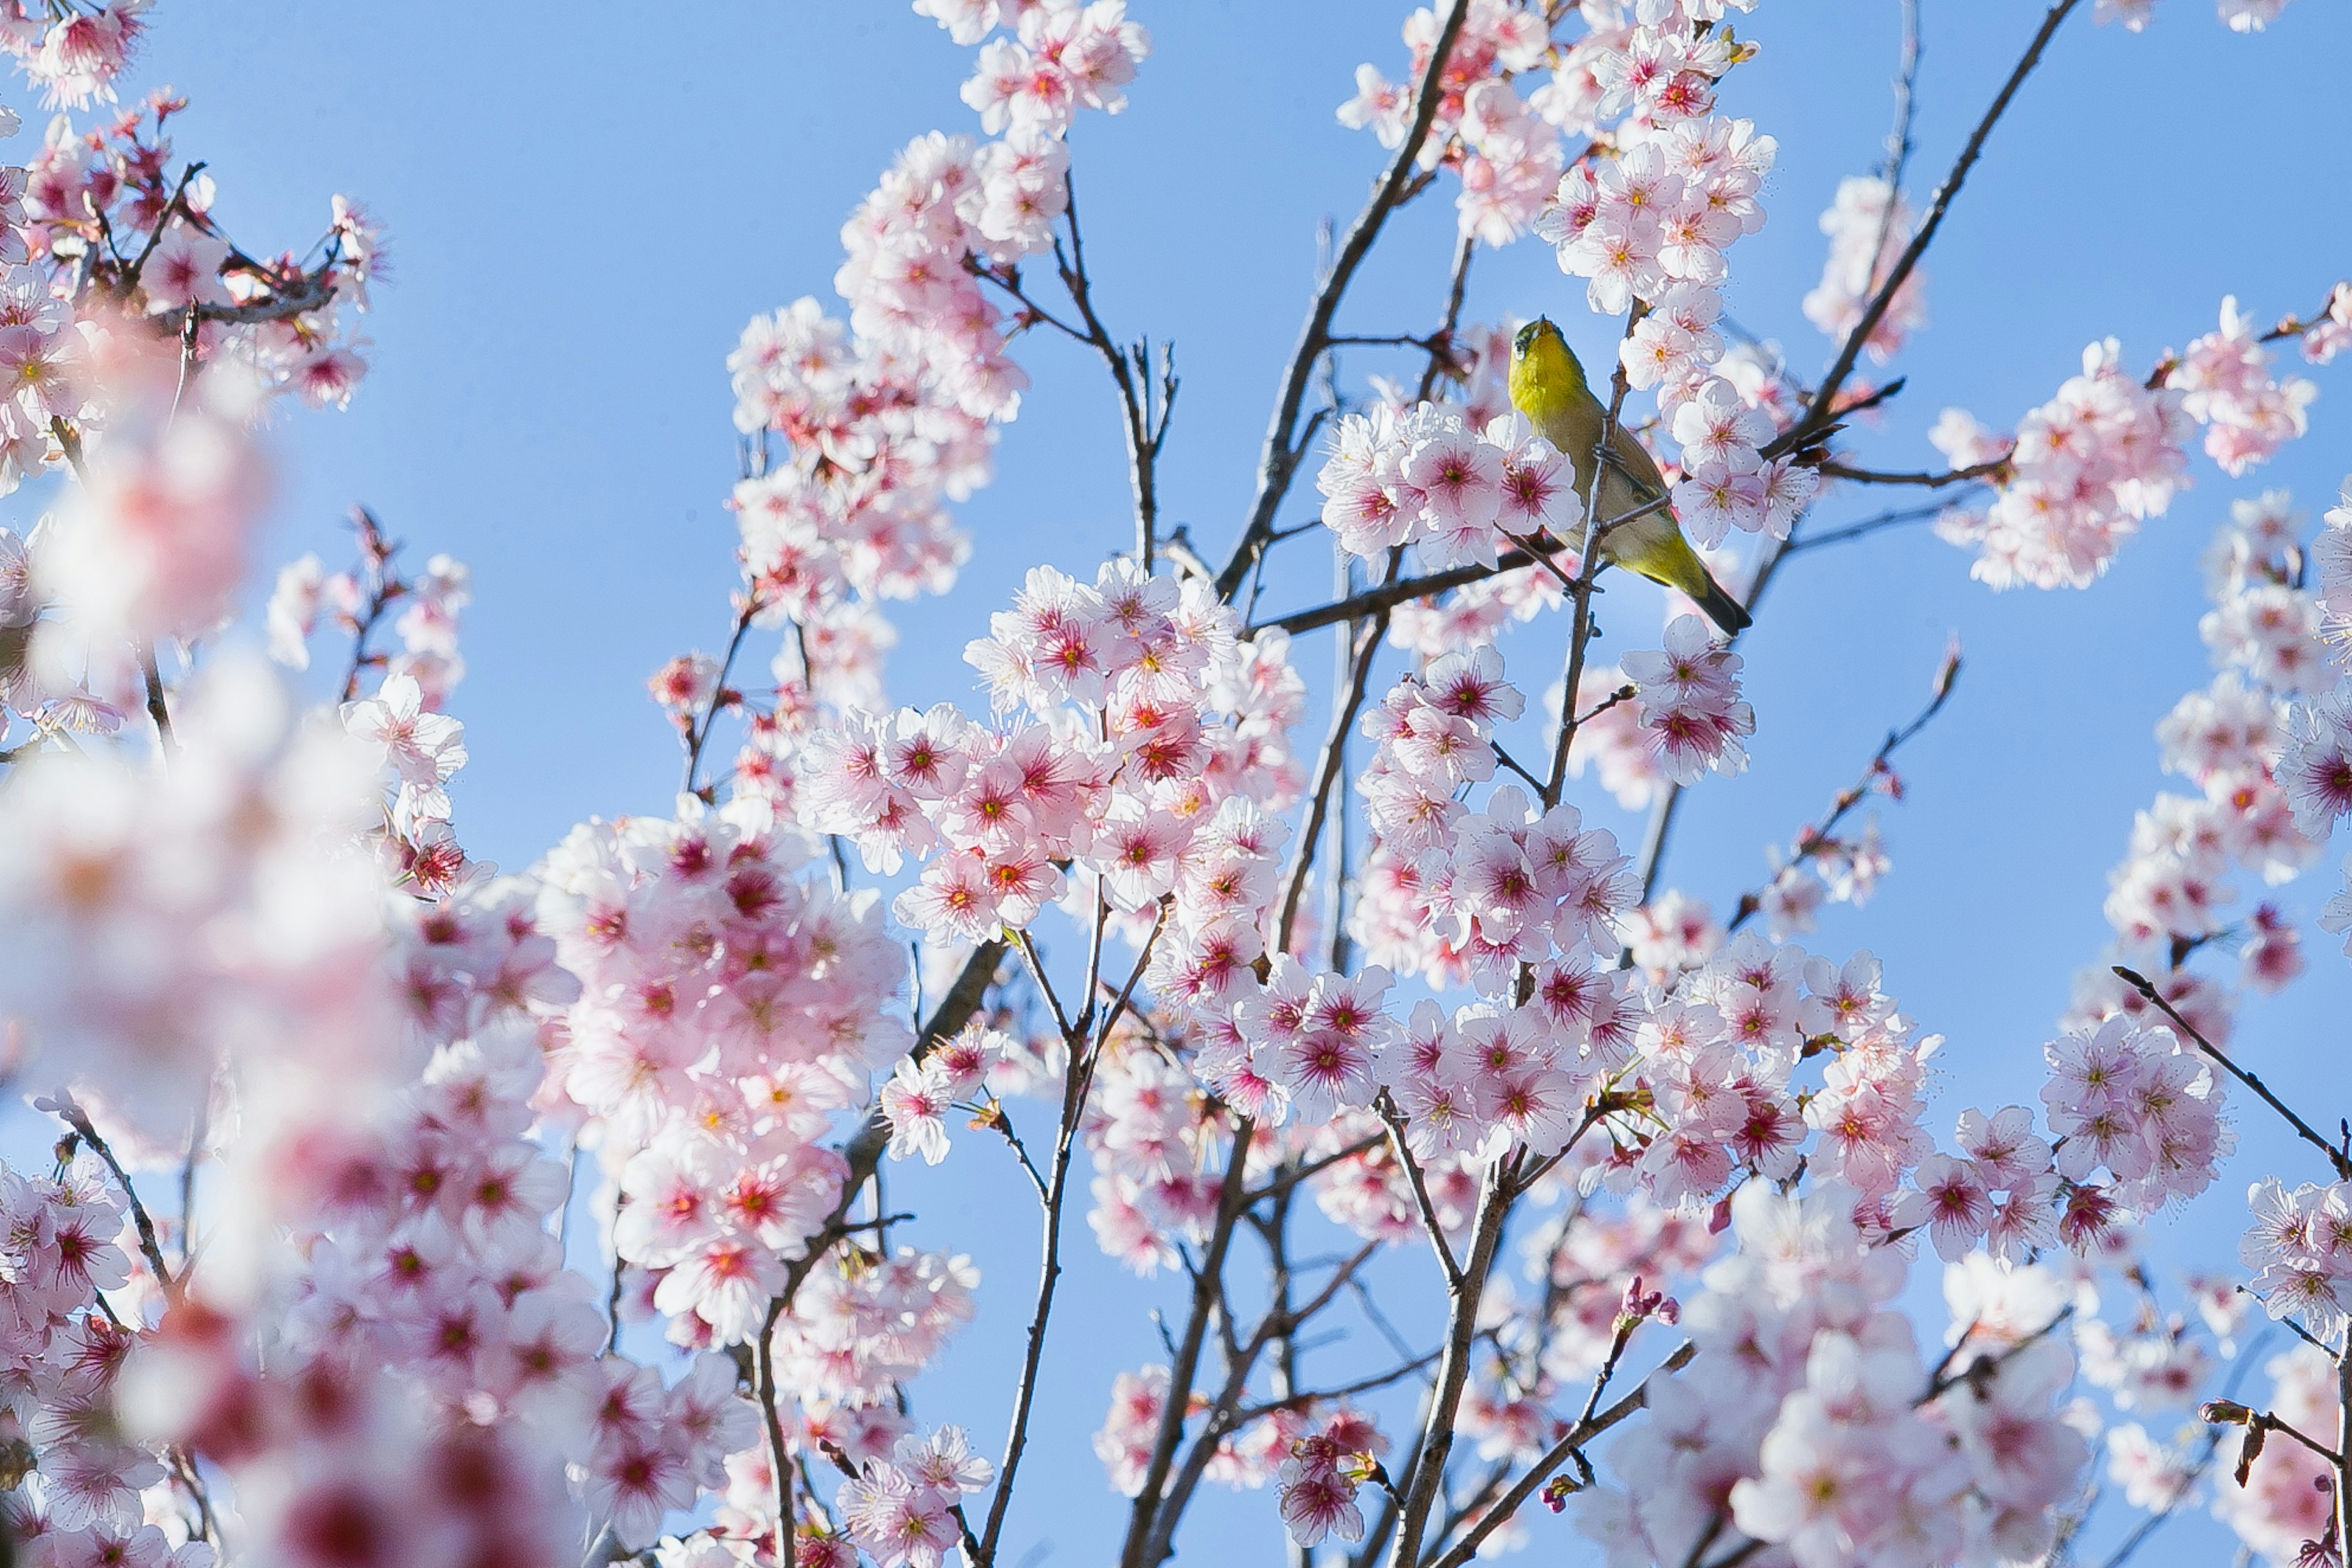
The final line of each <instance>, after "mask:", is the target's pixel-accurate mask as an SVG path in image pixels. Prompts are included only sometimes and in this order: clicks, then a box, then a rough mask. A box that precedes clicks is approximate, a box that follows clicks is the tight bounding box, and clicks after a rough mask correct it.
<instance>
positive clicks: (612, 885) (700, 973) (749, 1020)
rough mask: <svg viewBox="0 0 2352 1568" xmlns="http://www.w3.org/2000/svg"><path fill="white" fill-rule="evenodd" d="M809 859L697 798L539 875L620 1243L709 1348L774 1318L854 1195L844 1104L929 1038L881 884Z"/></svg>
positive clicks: (588, 839)
mask: <svg viewBox="0 0 2352 1568" xmlns="http://www.w3.org/2000/svg"><path fill="white" fill-rule="evenodd" d="M803 855H804V851H803V849H802V847H801V846H800V844H799V842H798V840H797V837H796V836H794V835H793V834H792V833H790V832H789V830H785V829H782V828H779V827H777V826H774V825H772V823H771V822H769V821H768V820H767V812H766V809H765V807H764V805H761V803H759V802H757V801H743V802H737V803H734V804H731V805H727V806H724V807H720V808H718V809H716V810H706V809H704V808H703V807H702V805H700V803H699V802H698V801H695V800H694V799H692V798H691V797H687V798H684V799H682V800H681V801H680V803H679V808H678V815H677V816H675V817H672V818H667V819H663V818H646V817H638V818H629V819H625V820H623V821H621V822H617V823H606V822H590V823H585V824H583V825H582V826H579V827H576V828H574V829H573V830H572V834H571V836H570V837H567V838H566V839H565V840H564V842H563V843H562V845H561V846H559V847H557V848H556V849H555V850H554V851H552V852H551V854H550V855H549V856H548V858H547V859H546V860H545V862H543V863H542V864H541V867H540V868H538V872H537V877H538V879H539V883H540V889H541V890H540V894H539V921H540V924H541V928H542V929H543V930H544V931H546V932H547V933H548V934H549V935H550V936H551V937H553V938H554V939H555V942H556V946H557V950H558V952H559V953H560V954H561V956H562V963H563V966H564V967H565V968H566V969H567V970H569V971H570V972H571V973H573V974H574V975H577V976H578V977H579V981H580V984H581V986H582V991H581V994H580V999H579V1000H578V1001H577V1002H576V1003H574V1004H573V1005H572V1006H571V1008H570V1009H569V1010H568V1011H567V1013H566V1015H565V1026H566V1027H565V1039H564V1042H563V1045H562V1049H561V1050H560V1052H559V1053H558V1058H557V1060H558V1070H559V1072H560V1074H561V1078H562V1087H563V1090H564V1092H565V1094H566V1095H567V1096H569V1098H570V1099H571V1100H572V1102H573V1103H574V1104H575V1105H577V1106H578V1107H579V1108H580V1110H583V1111H584V1112H586V1113H587V1114H588V1115H589V1116H592V1117H593V1118H594V1119H595V1120H596V1121H597V1122H598V1123H599V1124H600V1125H601V1128H602V1143H601V1148H600V1153H601V1156H602V1158H603V1160H604V1164H605V1169H606V1171H607V1173H609V1174H610V1175H611V1176H612V1177H614V1179H615V1180H616V1181H617V1182H618V1183H619V1184H620V1191H621V1194H622V1197H623V1206H622V1210H621V1215H620V1219H619V1222H618V1225H617V1226H616V1228H615V1231H614V1244H615V1246H616V1247H617V1248H618V1251H619V1255H620V1257H621V1258H623V1259H624V1260H625V1261H626V1262H628V1263H629V1264H631V1265H633V1266H635V1267H636V1268H641V1269H645V1270H647V1271H649V1273H650V1274H651V1276H652V1277H653V1278H655V1279H657V1280H658V1283H657V1284H656V1286H655V1288H654V1297H653V1300H654V1304H655V1305H656V1307H657V1308H659V1309H660V1310H663V1311H665V1312H667V1313H671V1314H673V1318H672V1321H671V1331H672V1332H673V1333H675V1334H679V1335H682V1336H684V1337H686V1338H687V1339H688V1340H689V1341H692V1342H712V1343H718V1344H732V1343H738V1342H741V1341H743V1340H744V1339H746V1338H747V1337H750V1336H751V1334H752V1332H753V1331H755V1330H757V1329H758V1328H759V1327H760V1325H761V1322H762V1321H763V1320H764V1318H765V1316H766V1313H767V1309H768V1302H769V1300H770V1299H771V1298H772V1297H774V1296H775V1295H777V1294H779V1293H780V1291H781V1289H782V1284H783V1281H784V1275H785V1264H786V1262H787V1261H788V1260H789V1259H791V1258H797V1257H799V1256H800V1255H801V1254H802V1252H803V1250H805V1247H806V1244H807V1238H808V1237H810V1236H812V1235H813V1234H814V1233H815V1232H816V1231H817V1230H818V1229H819V1228H821V1227H822V1226H823V1225H824V1222H825V1220H826V1218H827V1217H828V1216H829V1215H831V1214H832V1213H833V1211H834V1206H835V1202H836V1200H837V1199H838V1197H839V1195H840V1189H841V1182H842V1176H843V1165H842V1162H841V1158H840V1156H839V1155H837V1154H835V1153H834V1152H832V1151H831V1150H829V1149H827V1148H825V1147H824V1146H823V1144H822V1143H820V1142H818V1140H819V1139H820V1138H821V1137H822V1136H823V1135H824V1133H825V1132H826V1131H827V1130H828V1129H829V1127H830V1125H831V1118H832V1112H833V1111H834V1110H836V1109H839V1108H841V1107H843V1106H846V1105H853V1104H857V1103H860V1102H862V1101H863V1100H865V1099H866V1093H867V1089H868V1086H869V1078H870V1075H871V1074H873V1073H875V1072H877V1071H880V1070H882V1069H884V1068H888V1067H889V1066H890V1065H891V1064H892V1063H894V1062H896V1061H897V1060H898V1058H900V1057H902V1056H904V1055H905V1054H906V1052H907V1049H908V1030H907V1026H906V1025H905V1023H904V1022H903V1021H901V1020H900V1019H899V1018H898V1017H896V1016H893V1015H892V1014H890V1013H889V1012H888V1011H887V1010H886V1009H887V1007H888V1005H889V1003H890V1002H891V1000H892V998H893V997H894V996H895V995H896V994H897V993H898V986H899V984H900V980H901V977H902V972H903V969H904V960H903V958H902V957H901V956H900V954H899V953H898V952H897V950H896V948H895V947H894V945H893V944H892V942H890V940H889V938H888V937H887V936H886V935H885V934H884V932H883V931H882V926H881V910H880V907H879V901H878V897H877V894H875V893H873V892H871V891H866V892H859V893H855V894H850V895H847V896H843V895H841V894H838V893H836V892H835V891H834V889H833V888H832V886H831V885H830V884H829V883H828V882H826V881H824V880H823V879H811V878H804V879H796V878H795V877H794V876H793V871H794V870H795V869H796V868H798V867H799V865H800V864H801V862H802V859H803Z"/></svg>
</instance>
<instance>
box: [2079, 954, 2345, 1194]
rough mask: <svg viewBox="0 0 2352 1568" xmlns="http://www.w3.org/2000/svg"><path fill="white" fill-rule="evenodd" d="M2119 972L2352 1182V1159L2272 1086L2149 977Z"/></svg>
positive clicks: (2118, 975)
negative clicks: (2187, 1015) (2185, 1013)
mask: <svg viewBox="0 0 2352 1568" xmlns="http://www.w3.org/2000/svg"><path fill="white" fill-rule="evenodd" d="M2115 972H2116V978H2117V979H2119V980H2121V981H2122V982H2123V983H2124V984H2126V985H2128V986H2130V987H2131V988H2132V989H2133V990H2135V991H2137V992H2138V993H2139V994H2140V995H2141V996H2142V997H2143V998H2145V999H2146V1000H2147V1005H2149V1006H2151V1007H2154V1008H2155V1009H2156V1010H2157V1011H2158V1012H2159V1013H2161V1014H2163V1015H2164V1016H2166V1017H2168V1018H2169V1019H2171V1020H2172V1021H2173V1023H2174V1024H2176V1025H2178V1026H2179V1027H2180V1028H2181V1029H2182V1030H2183V1031H2185V1032H2186V1033H2187V1034H2188V1036H2189V1038H2190V1039H2192V1040H2194V1041H2196V1042H2197V1044H2198V1046H2199V1047H2200V1048H2202V1049H2203V1051H2204V1052H2205V1054H2206V1055H2207V1056H2209V1057H2210V1058H2212V1059H2213V1060H2214V1062H2215V1063H2216V1064H2217V1065H2218V1066H2220V1068H2221V1070H2222V1071H2224V1072H2226V1073H2228V1074H2229V1075H2230V1076H2231V1078H2234V1079H2237V1080H2238V1081H2239V1082H2240V1083H2242V1084H2244V1085H2245V1086H2246V1087H2247V1088H2248V1089H2252V1090H2253V1091H2254V1093H2255V1095H2256V1096H2257V1097H2258V1098H2259V1099H2260V1100H2262V1102H2263V1104H2264V1105H2267V1106H2269V1107H2270V1108H2271V1109H2272V1110H2275V1111H2277V1112H2278V1113H2279V1115H2280V1116H2282V1117H2284V1118H2285V1120H2286V1124H2287V1125H2288V1126H2289V1127H2292V1128H2294V1131H2295V1136H2297V1137H2298V1138H2301V1139H2302V1140H2303V1141H2304V1142H2306V1143H2308V1144H2310V1145H2311V1146H2312V1147H2313V1148H2315V1149H2316V1150H2318V1151H2319V1152H2321V1153H2323V1154H2325V1155H2326V1156H2327V1163H2328V1164H2329V1165H2330V1166H2331V1167H2333V1168H2334V1170H2335V1172H2336V1178H2337V1180H2339V1181H2352V1159H2347V1158H2346V1157H2345V1154H2344V1152H2343V1151H2342V1150H2340V1149H2338V1148H2336V1145H2334V1144H2333V1143H2330V1142H2328V1141H2327V1140H2326V1139H2325V1138H2322V1137H2321V1136H2320V1135H2319V1134H2318V1133H2316V1132H2315V1131H2312V1128H2311V1123H2309V1122H2308V1121H2305V1120H2304V1119H2303V1118H2302V1117H2300V1116H2297V1115H2296V1114H2295V1113H2294V1110H2290V1109H2289V1108H2288V1106H2287V1103H2286V1101H2285V1100H2281V1099H2280V1098H2279V1097H2278V1096H2277V1095H2275V1094H2273V1093H2272V1092H2271V1088H2270V1085H2268V1084H2266V1083H2264V1082H2263V1080H2262V1079H2259V1078H2257V1077H2255V1076H2254V1075H2253V1074H2252V1073H2251V1072H2248V1071H2247V1070H2246V1069H2245V1068H2242V1067H2240V1066H2239V1065H2238V1064H2237V1063H2236V1062H2233V1061H2231V1059H2230V1058H2229V1055H2228V1053H2226V1052H2224V1051H2223V1050H2221V1048H2220V1047H2217V1046H2215V1045H2214V1044H2213V1042H2212V1041H2210V1040H2209V1039H2207V1038H2206V1037H2204V1035H2203V1034H2202V1033H2201V1032H2200V1030H2199V1029H2198V1027H2197V1026H2196V1025H2194V1024H2192V1023H2190V1022H2189V1020H2188V1019H2186V1018H2184V1017H2182V1016H2180V1009H2179V1008H2178V1007H2175V1006H2174V1005H2172V1004H2171V1003H2169V1002H2168V1001H2166V1000H2165V999H2164V998H2163V996H2161V995H2160V994H2158V992H2157V989H2156V987H2155V986H2154V985H2152V984H2149V983H2148V980H2147V976H2146V975H2144V974H2142V973H2139V972H2138V971H2137V970H2133V969H2126V968H2125V967H2124V966H2123V965H2122V964H2120V963H2118V964H2116V966H2115Z"/></svg>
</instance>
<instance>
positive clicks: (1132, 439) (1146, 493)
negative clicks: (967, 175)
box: [1054, 174, 1175, 576]
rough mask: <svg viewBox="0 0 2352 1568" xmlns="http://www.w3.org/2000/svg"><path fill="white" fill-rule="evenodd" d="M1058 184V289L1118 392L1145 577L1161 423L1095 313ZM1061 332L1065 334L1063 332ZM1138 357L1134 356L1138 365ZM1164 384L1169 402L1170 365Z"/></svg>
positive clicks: (1077, 238)
mask: <svg viewBox="0 0 2352 1568" xmlns="http://www.w3.org/2000/svg"><path fill="white" fill-rule="evenodd" d="M1063 184H1064V188H1065V191H1066V196H1067V201H1068V205H1067V206H1066V208H1065V209H1064V211H1063V215H1062V216H1063V217H1064V219H1065V221H1066V222H1067V223H1068V224H1069V226H1070V248H1069V250H1068V252H1067V254H1065V253H1064V251H1063V249H1062V242H1061V241H1060V239H1058V238H1056V239H1055V241H1054V262H1055V266H1056V267H1057V268H1059V269H1060V271H1061V274H1062V286H1063V287H1064V288H1066V289H1068V290H1069V291H1070V302H1071V303H1072V304H1074V305H1076V307H1077V308H1078V320H1080V321H1084V322H1085V323H1086V331H1085V334H1084V338H1085V341H1086V342H1089V343H1092V344H1093V345H1094V348H1095V352H1096V353H1099V354H1100V355H1102V358H1103V363H1105V364H1106V365H1108V366H1109V367H1110V378H1111V382H1112V384H1113V385H1115V386H1116V387H1117V388H1118V405H1119V416H1120V418H1119V427H1120V430H1121V432H1122V433H1123V434H1124V435H1125V436H1126V437H1127V465H1128V484H1129V488H1130V489H1132V490H1133V491H1134V500H1135V554H1136V559H1137V560H1138V561H1139V562H1141V563H1142V565H1143V570H1144V574H1146V575H1147V576H1148V575H1150V572H1151V562H1152V549H1153V544H1154V542H1155V537H1156V533H1157V530H1158V526H1159V517H1160V500H1159V483H1158V477H1157V468H1158V464H1157V459H1158V458H1159V456H1160V442H1161V441H1162V440H1163V439H1164V438H1165V437H1166V436H1167V434H1168V431H1167V426H1166V423H1165V421H1164V419H1163V420H1162V421H1161V422H1160V425H1159V426H1158V428H1157V429H1155V428H1154V425H1153V420H1152V416H1151V409H1150V403H1151V391H1150V367H1149V365H1148V364H1139V366H1138V368H1139V369H1140V370H1141V371H1142V374H1143V376H1144V378H1145V379H1144V381H1143V384H1142V388H1141V390H1140V392H1139V391H1138V387H1137V378H1136V374H1134V372H1132V371H1130V370H1129V365H1128V358H1127V354H1126V353H1125V352H1124V351H1122V350H1121V349H1120V348H1119V346H1118V343H1117V342H1115V341H1113V339H1112V338H1111V335H1110V330H1109V329H1108V328H1107V327H1105V326H1104V325H1103V323H1102V318H1101V317H1099V316H1097V314H1096V313H1095V302H1094V287H1093V284H1092V282H1091V281H1090V280H1089V279H1087V242H1086V239H1085V237H1083V236H1082V235H1081V234H1080V233H1079V230H1078V187H1077V182H1076V181H1075V180H1073V179H1071V178H1070V177H1069V176H1068V175H1067V174H1065V175H1064V176H1063ZM1056 324H1058V323H1056ZM1063 330H1064V331H1067V330H1068V329H1067V328H1064V329H1063ZM1146 353H1147V354H1148V350H1147V351H1146ZM1143 357H1144V356H1143V355H1139V359H1141V358H1143ZM1164 384H1165V385H1166V386H1167V387H1168V388H1169V389H1170V394H1171V398H1172V395H1173V389H1174V386H1175V371H1174V369H1173V367H1172V364H1171V367H1170V368H1169V369H1168V370H1167V371H1166V372H1165V375H1164Z"/></svg>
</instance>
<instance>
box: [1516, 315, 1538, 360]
mask: <svg viewBox="0 0 2352 1568" xmlns="http://www.w3.org/2000/svg"><path fill="white" fill-rule="evenodd" d="M1535 341H1536V323H1535V322H1533V321H1529V322H1528V324H1527V325H1526V326H1524V327H1521V328H1520V329H1519V331H1518V335H1517V337H1515V338H1513V339H1512V340H1511V346H1512V347H1513V348H1515V349H1517V351H1518V352H1519V353H1527V352H1528V344H1529V343H1531V342H1535Z"/></svg>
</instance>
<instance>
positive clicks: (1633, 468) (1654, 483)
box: [1609, 425, 1666, 500]
mask: <svg viewBox="0 0 2352 1568" xmlns="http://www.w3.org/2000/svg"><path fill="white" fill-rule="evenodd" d="M1609 466H1610V467H1611V468H1615V469H1616V470H1617V471H1618V472H1619V473H1621V474H1623V475H1624V476H1625V477H1626V478H1627V479H1631V480H1633V483H1634V484H1635V485H1636V486H1638V487H1640V488H1641V489H1643V490H1644V491H1646V492H1647V493H1645V494H1644V495H1643V497H1642V499H1643V500H1656V499H1657V498H1658V497H1659V496H1662V495H1664V494H1665V493H1666V476H1665V475H1664V474H1662V473H1660V472H1659V471H1658V464H1657V459H1655V458H1652V457H1651V456H1650V451H1649V448H1648V447H1644V446H1643V445H1642V443H1641V440H1640V438H1639V437H1636V436H1635V435H1634V434H1633V432H1632V431H1631V430H1628V429H1627V428H1625V426H1622V425H1620V426H1617V429H1616V432H1615V434H1614V435H1613V436H1612V438H1611V440H1610V442H1609Z"/></svg>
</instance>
